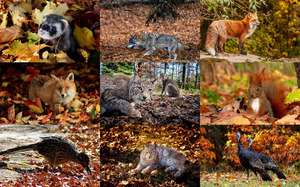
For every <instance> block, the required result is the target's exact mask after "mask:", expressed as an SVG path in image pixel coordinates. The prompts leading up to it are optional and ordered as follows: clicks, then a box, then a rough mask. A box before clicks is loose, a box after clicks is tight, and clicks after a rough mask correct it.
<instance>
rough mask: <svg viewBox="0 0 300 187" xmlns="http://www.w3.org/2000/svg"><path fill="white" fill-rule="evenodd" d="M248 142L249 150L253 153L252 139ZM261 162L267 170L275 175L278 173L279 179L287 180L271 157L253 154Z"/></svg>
mask: <svg viewBox="0 0 300 187" xmlns="http://www.w3.org/2000/svg"><path fill="white" fill-rule="evenodd" d="M247 140H248V141H249V147H248V150H250V151H253V149H252V139H251V138H247ZM253 153H254V154H255V155H256V156H257V157H258V158H259V159H260V160H261V162H262V163H263V164H264V167H265V170H271V171H273V172H274V173H276V175H277V177H278V178H279V179H286V177H285V175H284V174H283V173H282V172H281V171H280V169H279V167H278V164H277V162H276V161H275V160H274V159H273V158H271V157H269V156H268V155H266V154H261V153H255V152H253Z"/></svg>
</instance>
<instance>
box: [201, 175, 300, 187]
mask: <svg viewBox="0 0 300 187" xmlns="http://www.w3.org/2000/svg"><path fill="white" fill-rule="evenodd" d="M268 173H269V175H270V176H271V178H272V180H273V181H262V180H261V179H260V180H259V181H257V179H256V177H255V175H254V173H253V172H252V171H251V172H250V177H249V181H247V174H246V172H227V173H206V174H203V173H201V174H200V184H201V187H203V186H205V187H206V186H222V187H226V186H238V187H243V186H266V187H267V186H270V187H271V186H272V187H273V186H284V187H299V186H300V180H299V178H300V175H299V174H298V175H297V174H289V175H288V174H285V175H286V177H287V179H286V180H282V179H278V178H277V176H276V175H275V174H274V173H273V172H270V171H269V172H268Z"/></svg>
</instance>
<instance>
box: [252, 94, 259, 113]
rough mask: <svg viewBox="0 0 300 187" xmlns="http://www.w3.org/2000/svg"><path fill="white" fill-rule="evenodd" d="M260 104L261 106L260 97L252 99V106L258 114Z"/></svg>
mask: <svg viewBox="0 0 300 187" xmlns="http://www.w3.org/2000/svg"><path fill="white" fill-rule="evenodd" d="M259 106H260V100H259V98H255V99H253V100H252V103H251V107H252V109H253V112H254V113H255V114H258V111H259Z"/></svg>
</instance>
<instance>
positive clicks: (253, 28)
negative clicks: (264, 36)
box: [245, 23, 257, 39]
mask: <svg viewBox="0 0 300 187" xmlns="http://www.w3.org/2000/svg"><path fill="white" fill-rule="evenodd" d="M256 27H257V25H255V23H250V30H249V33H248V34H247V35H246V37H245V39H246V38H248V37H250V36H251V35H252V34H253V32H254V31H255V29H256Z"/></svg>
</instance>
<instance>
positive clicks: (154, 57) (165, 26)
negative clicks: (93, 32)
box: [100, 2, 200, 62]
mask: <svg viewBox="0 0 300 187" xmlns="http://www.w3.org/2000/svg"><path fill="white" fill-rule="evenodd" d="M199 6H200V3H199V2H196V3H191V4H184V5H180V6H178V8H177V11H178V12H179V14H181V15H182V17H180V19H178V20H176V21H175V22H169V21H167V20H166V21H160V20H159V21H157V22H156V23H151V24H149V26H145V23H146V21H147V15H148V13H149V11H150V9H151V6H150V5H132V6H128V7H127V6H125V7H114V8H113V9H105V8H102V9H101V11H100V12H101V13H100V22H101V28H100V33H101V34H100V50H101V54H100V61H101V62H145V61H149V62H174V60H170V59H168V58H169V53H168V51H163V50H158V51H155V52H154V53H153V54H151V55H149V56H145V57H143V55H144V53H145V52H146V51H144V50H139V49H133V50H128V49H126V46H127V45H128V41H129V38H130V35H137V34H141V33H159V34H168V35H171V36H173V37H175V38H177V39H178V40H179V41H180V42H181V43H183V44H185V45H188V46H190V47H191V50H189V51H188V50H186V51H179V52H177V53H178V57H177V60H175V61H178V62H199V60H200V20H199V17H200V12H199V11H198V10H199V8H200V7H199ZM177 51H178V49H177Z"/></svg>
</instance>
